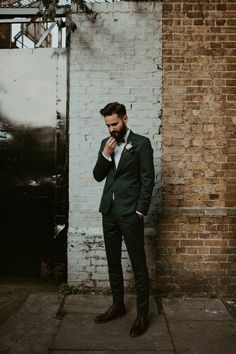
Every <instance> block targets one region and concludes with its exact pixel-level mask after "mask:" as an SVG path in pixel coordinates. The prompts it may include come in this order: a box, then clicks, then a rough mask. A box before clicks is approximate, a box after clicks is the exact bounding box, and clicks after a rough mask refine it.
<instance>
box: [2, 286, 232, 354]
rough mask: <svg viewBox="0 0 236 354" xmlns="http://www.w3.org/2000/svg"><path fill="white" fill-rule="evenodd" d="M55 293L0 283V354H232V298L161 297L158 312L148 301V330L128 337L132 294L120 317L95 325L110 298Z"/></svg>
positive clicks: (133, 313)
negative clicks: (124, 312) (149, 317)
mask: <svg viewBox="0 0 236 354" xmlns="http://www.w3.org/2000/svg"><path fill="white" fill-rule="evenodd" d="M57 290H58V287H57V286H56V284H46V285H45V284H42V283H40V282H39V283H36V284H35V283H34V282H32V283H31V282H28V283H27V282H25V283H23V284H22V283H19V284H17V283H15V284H12V283H11V284H8V283H6V282H4V283H3V282H0V325H1V326H0V354H5V353H10V354H21V353H22V354H34V353H38V354H44V353H45V354H46V353H51V354H74V353H78V354H85V353H86V354H113V353H118V354H120V353H124V354H131V353H132V354H134V353H142V354H153V353H162V354H171V353H174V354H176V353H177V354H180V353H181V354H209V353H210V354H235V353H236V322H235V318H234V315H235V312H236V311H235V309H236V301H234V300H232V299H224V300H223V301H222V300H220V299H209V298H187V297H181V298H164V299H162V307H163V311H160V306H158V307H157V306H156V302H155V300H154V298H153V297H151V298H150V302H151V324H150V327H149V329H148V331H147V332H146V333H145V334H144V335H142V336H140V337H138V338H131V337H129V334H128V333H129V329H130V327H131V325H132V323H133V320H134V318H135V316H136V311H135V308H136V304H135V296H134V295H126V298H125V301H126V307H127V315H126V316H125V317H122V318H119V319H116V320H114V321H111V322H109V323H104V324H96V323H94V317H95V316H96V314H98V313H101V312H103V311H104V310H105V309H106V308H107V307H108V306H109V305H110V304H111V297H110V296H104V295H91V294H90V295H67V296H63V295H60V294H59V293H58V291H57ZM158 309H159V311H158Z"/></svg>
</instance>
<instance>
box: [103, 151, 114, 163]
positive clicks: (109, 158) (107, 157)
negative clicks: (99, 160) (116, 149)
mask: <svg viewBox="0 0 236 354" xmlns="http://www.w3.org/2000/svg"><path fill="white" fill-rule="evenodd" d="M102 154H103V156H104V157H105V159H107V160H108V161H112V159H111V156H106V155H104V153H103V152H102Z"/></svg>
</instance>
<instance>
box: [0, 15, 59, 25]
mask: <svg viewBox="0 0 236 354" xmlns="http://www.w3.org/2000/svg"><path fill="white" fill-rule="evenodd" d="M64 16H65V15H64ZM59 20H61V17H55V18H54V20H53V21H59ZM42 21H43V19H42V17H38V18H37V19H35V20H33V21H32V19H31V18H30V17H29V18H24V17H22V18H11V19H9V18H4V19H1V18H0V24H1V23H28V22H33V23H37V22H42ZM47 22H52V20H48V21H47Z"/></svg>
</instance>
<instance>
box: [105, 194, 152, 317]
mask: <svg viewBox="0 0 236 354" xmlns="http://www.w3.org/2000/svg"><path fill="white" fill-rule="evenodd" d="M102 224H103V234H104V242H105V249H106V256H107V264H108V272H109V280H110V286H111V292H112V296H113V304H117V305H122V304H124V281H123V270H122V264H121V253H122V236H123V238H124V242H125V245H126V248H127V251H128V254H129V258H130V261H131V266H132V270H133V273H134V278H135V286H136V294H137V313H138V314H142V315H144V314H147V313H148V312H149V276H148V267H147V262H146V255H145V249H144V220H143V218H140V216H139V215H138V214H137V213H136V212H134V213H131V214H127V215H118V214H117V212H116V208H115V204H114V201H112V203H111V208H110V209H109V211H108V213H106V214H102Z"/></svg>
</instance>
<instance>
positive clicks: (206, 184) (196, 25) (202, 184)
mask: <svg viewBox="0 0 236 354" xmlns="http://www.w3.org/2000/svg"><path fill="white" fill-rule="evenodd" d="M235 69H236V3H235V1H223V0H222V1H220V0H209V1H200V2H198V1H167V0H165V1H163V77H164V86H163V145H162V184H163V193H162V196H163V210H162V215H160V220H159V223H158V228H159V236H158V245H157V249H158V256H157V275H158V286H159V288H160V290H161V291H166V292H176V293H178V292H179V293H186V292H189V293H195V292H201V293H205V292H206V293H215V294H231V295H232V294H233V293H234V294H235V292H236V240H235V234H236V183H235V181H236V179H235V177H236V103H235V101H236V74H235Z"/></svg>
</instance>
